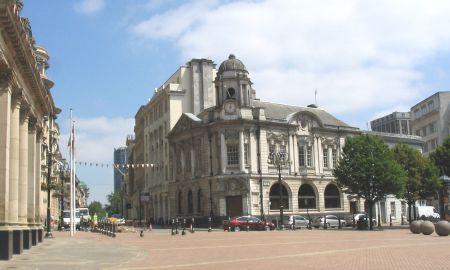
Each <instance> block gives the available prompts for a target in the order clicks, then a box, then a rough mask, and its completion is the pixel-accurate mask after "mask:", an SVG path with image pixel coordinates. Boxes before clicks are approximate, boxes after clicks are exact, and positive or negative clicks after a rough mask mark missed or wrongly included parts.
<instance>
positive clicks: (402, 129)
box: [370, 112, 412, 135]
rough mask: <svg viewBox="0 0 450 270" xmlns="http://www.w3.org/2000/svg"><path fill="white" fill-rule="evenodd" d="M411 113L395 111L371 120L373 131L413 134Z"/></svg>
mask: <svg viewBox="0 0 450 270" xmlns="http://www.w3.org/2000/svg"><path fill="white" fill-rule="evenodd" d="M410 122H411V113H410V112H393V113H391V114H389V115H386V116H383V117H380V118H378V119H375V120H373V121H370V127H371V129H372V131H376V132H386V133H396V134H403V135H411V134H412V133H411V124H410Z"/></svg>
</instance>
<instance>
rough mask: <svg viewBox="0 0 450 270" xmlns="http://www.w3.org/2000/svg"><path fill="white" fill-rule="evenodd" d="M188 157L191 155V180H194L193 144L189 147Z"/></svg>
mask: <svg viewBox="0 0 450 270" xmlns="http://www.w3.org/2000/svg"><path fill="white" fill-rule="evenodd" d="M190 148H191V149H190V151H189V152H190V153H189V154H190V155H191V178H195V162H196V161H195V153H194V144H192V145H191V147H190Z"/></svg>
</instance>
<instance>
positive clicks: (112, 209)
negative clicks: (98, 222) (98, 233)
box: [106, 192, 122, 215]
mask: <svg viewBox="0 0 450 270" xmlns="http://www.w3.org/2000/svg"><path fill="white" fill-rule="evenodd" d="M106 198H107V200H108V202H109V205H107V206H106V211H107V212H108V214H109V215H112V214H119V213H120V209H121V202H122V199H121V197H120V193H119V192H112V193H110V194H108V195H107V196H106Z"/></svg>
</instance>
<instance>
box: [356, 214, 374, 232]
mask: <svg viewBox="0 0 450 270" xmlns="http://www.w3.org/2000/svg"><path fill="white" fill-rule="evenodd" d="M368 220H369V216H368V215H366V214H359V215H358V219H356V217H355V221H356V228H358V229H359V230H361V229H367V228H368V227H369V223H368V222H367V221H368ZM372 222H373V223H372V224H373V225H372V226H373V227H375V226H377V220H376V219H375V218H372Z"/></svg>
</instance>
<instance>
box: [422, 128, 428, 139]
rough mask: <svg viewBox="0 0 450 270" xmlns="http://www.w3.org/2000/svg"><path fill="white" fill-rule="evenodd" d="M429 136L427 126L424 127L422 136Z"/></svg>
mask: <svg viewBox="0 0 450 270" xmlns="http://www.w3.org/2000/svg"><path fill="white" fill-rule="evenodd" d="M425 136H427V127H423V128H422V137H425Z"/></svg>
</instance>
